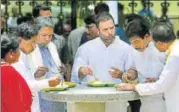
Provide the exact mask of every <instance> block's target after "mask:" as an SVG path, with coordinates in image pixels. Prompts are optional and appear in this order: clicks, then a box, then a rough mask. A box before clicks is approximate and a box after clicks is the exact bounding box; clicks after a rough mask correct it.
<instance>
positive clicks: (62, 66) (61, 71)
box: [60, 64, 67, 75]
mask: <svg viewBox="0 0 179 112" xmlns="http://www.w3.org/2000/svg"><path fill="white" fill-rule="evenodd" d="M60 73H61V74H64V75H66V73H67V69H66V67H65V65H64V64H62V65H61V66H60Z"/></svg>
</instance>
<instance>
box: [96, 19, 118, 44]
mask: <svg viewBox="0 0 179 112" xmlns="http://www.w3.org/2000/svg"><path fill="white" fill-rule="evenodd" d="M98 29H99V33H100V37H101V38H102V39H103V40H104V41H105V42H107V43H112V42H113V40H114V38H115V26H114V22H113V20H112V19H109V20H104V21H100V22H99V26H98Z"/></svg>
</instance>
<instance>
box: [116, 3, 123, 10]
mask: <svg viewBox="0 0 179 112" xmlns="http://www.w3.org/2000/svg"><path fill="white" fill-rule="evenodd" d="M117 6H118V10H120V11H123V10H124V5H123V4H121V3H119V2H118V3H117Z"/></svg>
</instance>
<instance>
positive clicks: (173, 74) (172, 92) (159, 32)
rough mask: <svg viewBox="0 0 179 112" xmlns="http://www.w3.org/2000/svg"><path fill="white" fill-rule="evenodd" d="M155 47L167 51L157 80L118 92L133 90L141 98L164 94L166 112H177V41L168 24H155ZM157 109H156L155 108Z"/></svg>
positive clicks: (125, 86) (178, 110)
mask: <svg viewBox="0 0 179 112" xmlns="http://www.w3.org/2000/svg"><path fill="white" fill-rule="evenodd" d="M152 38H153V41H154V45H155V47H156V48H157V49H158V50H159V51H161V52H165V51H167V52H166V53H167V56H166V57H167V58H166V59H167V61H166V64H165V66H164V68H163V70H162V72H161V75H160V77H159V79H158V80H157V81H156V82H154V83H146V84H138V85H136V86H135V85H132V84H124V85H122V86H121V87H119V89H120V90H135V91H137V92H138V93H139V94H140V95H141V96H145V95H155V94H159V93H164V96H165V102H166V112H179V108H178V102H179V96H178V95H179V89H178V88H179V69H178V64H179V52H178V49H179V41H178V40H176V36H175V34H174V31H173V28H172V26H171V25H170V24H169V23H168V22H157V23H155V25H154V26H153V28H152ZM155 108H157V107H155Z"/></svg>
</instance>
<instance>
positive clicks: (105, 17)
mask: <svg viewBox="0 0 179 112" xmlns="http://www.w3.org/2000/svg"><path fill="white" fill-rule="evenodd" d="M110 19H112V21H113V23H114V19H113V17H112V15H111V14H110V13H108V12H101V13H99V14H98V15H96V26H97V27H98V26H99V23H100V22H101V21H106V20H110Z"/></svg>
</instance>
